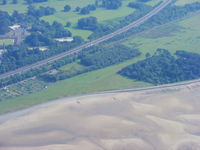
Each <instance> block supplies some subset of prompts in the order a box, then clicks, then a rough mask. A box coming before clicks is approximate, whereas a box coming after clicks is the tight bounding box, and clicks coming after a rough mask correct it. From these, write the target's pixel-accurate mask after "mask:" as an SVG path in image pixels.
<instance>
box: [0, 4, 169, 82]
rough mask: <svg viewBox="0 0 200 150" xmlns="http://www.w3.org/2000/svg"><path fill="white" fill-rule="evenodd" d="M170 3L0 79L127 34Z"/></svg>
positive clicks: (5, 74) (0, 77)
mask: <svg viewBox="0 0 200 150" xmlns="http://www.w3.org/2000/svg"><path fill="white" fill-rule="evenodd" d="M171 2H172V0H165V1H164V2H162V3H161V4H160V5H158V6H157V7H156V8H154V9H153V10H152V11H151V12H149V13H148V14H146V15H145V16H143V17H141V18H140V19H138V20H136V21H134V22H132V23H130V24H129V25H127V26H125V27H123V28H121V29H119V30H116V31H115V32H113V33H110V34H107V35H105V36H102V37H101V38H99V39H96V40H94V41H91V42H88V43H86V44H83V45H81V46H78V47H75V48H73V49H71V50H69V51H66V52H63V53H60V54H58V55H55V56H53V57H50V58H47V59H44V60H42V61H39V62H37V63H34V64H31V65H28V66H25V67H21V68H19V69H16V70H13V71H10V72H7V73H4V74H1V75H0V79H4V78H7V77H10V76H12V75H16V74H21V73H24V72H27V71H29V70H31V69H35V68H38V67H41V66H43V65H45V64H48V63H52V62H54V61H56V60H59V59H61V58H63V57H66V56H69V55H71V54H75V53H77V52H80V51H82V50H83V49H85V48H88V47H92V46H95V45H98V44H99V43H102V42H104V41H107V40H109V39H111V38H113V37H115V36H117V35H119V34H122V33H124V32H127V31H128V30H130V29H132V28H135V27H138V26H139V25H141V24H143V23H144V22H146V21H147V20H149V19H150V18H151V17H153V16H154V15H156V14H158V13H159V12H160V11H161V10H162V9H164V8H165V7H166V6H168V5H169V4H170V3H171Z"/></svg>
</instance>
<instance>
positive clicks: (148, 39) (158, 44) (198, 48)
mask: <svg viewBox="0 0 200 150" xmlns="http://www.w3.org/2000/svg"><path fill="white" fill-rule="evenodd" d="M199 20H200V14H199V15H195V16H193V17H189V18H187V19H184V20H182V21H179V22H176V23H170V24H168V25H165V26H162V27H160V28H159V29H156V30H154V31H150V32H147V33H145V34H143V35H141V36H139V37H137V38H133V39H131V40H128V41H125V42H124V44H125V45H128V46H131V47H133V46H134V47H135V46H136V47H138V48H139V49H140V50H141V51H142V52H143V53H144V54H145V53H146V52H150V53H153V52H154V51H155V50H156V49H157V48H165V49H168V50H170V51H172V52H175V51H176V50H185V51H190V52H196V53H200V30H199V29H200V22H199Z"/></svg>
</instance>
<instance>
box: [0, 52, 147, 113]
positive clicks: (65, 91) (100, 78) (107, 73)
mask: <svg viewBox="0 0 200 150" xmlns="http://www.w3.org/2000/svg"><path fill="white" fill-rule="evenodd" d="M141 59H144V57H143V56H142V57H138V58H135V59H132V60H129V61H126V62H124V63H121V64H118V65H114V66H111V67H107V68H104V69H101V70H97V71H92V72H89V73H85V74H82V75H79V76H76V77H73V78H69V79H66V80H62V81H59V82H57V83H55V84H50V85H48V88H47V89H45V90H42V91H41V92H36V93H33V94H28V95H25V96H19V97H17V98H13V99H8V100H6V101H2V102H1V103H0V104H1V105H0V113H5V112H8V111H14V110H18V109H21V108H26V107H30V106H32V105H36V104H40V103H43V102H47V101H49V100H53V99H58V98H62V97H65V96H72V95H81V94H86V93H92V92H97V91H105V90H113V89H123V88H128V87H143V86H148V85H149V84H147V83H143V82H137V81H133V80H130V79H127V78H124V77H122V76H120V75H118V74H116V72H117V71H119V70H120V69H122V68H123V67H125V66H127V65H130V64H132V63H134V62H137V61H138V60H141ZM66 68H69V67H68V66H65V67H64V68H63V69H66Z"/></svg>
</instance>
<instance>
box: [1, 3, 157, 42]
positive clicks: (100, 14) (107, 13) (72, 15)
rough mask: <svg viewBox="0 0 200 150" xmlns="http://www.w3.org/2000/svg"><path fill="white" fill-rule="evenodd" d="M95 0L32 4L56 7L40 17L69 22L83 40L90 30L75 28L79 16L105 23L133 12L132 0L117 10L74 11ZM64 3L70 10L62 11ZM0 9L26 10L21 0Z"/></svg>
mask: <svg viewBox="0 0 200 150" xmlns="http://www.w3.org/2000/svg"><path fill="white" fill-rule="evenodd" d="M160 1H161V0H152V1H150V2H147V4H149V5H152V6H153V5H155V4H157V3H158V2H160ZM94 2H95V0H84V1H83V0H62V1H59V2H58V1H56V0H49V1H48V2H43V3H36V4H33V6H35V7H36V8H37V7H39V6H43V7H45V6H49V7H52V8H55V9H56V13H55V14H53V15H50V16H44V17H42V18H41V19H43V20H45V21H47V22H49V23H53V22H54V21H57V22H60V23H62V24H63V25H65V24H66V22H71V23H72V26H71V27H69V28H67V29H69V30H70V31H71V32H72V34H73V35H77V36H82V38H84V39H85V40H87V38H88V37H89V35H91V33H92V32H91V31H88V30H80V29H76V23H77V21H78V20H79V19H80V18H83V17H89V16H94V17H96V18H97V19H98V21H99V23H103V24H106V23H107V22H108V21H114V20H116V19H120V18H123V17H125V16H127V15H129V14H131V13H132V12H134V9H132V8H129V7H127V5H128V3H129V2H132V0H124V1H123V4H122V7H120V8H119V9H117V10H106V9H103V8H98V9H97V10H95V11H91V12H90V14H88V15H81V14H79V13H77V12H75V11H74V9H75V8H76V7H80V8H82V7H85V6H87V5H88V4H93V3H94ZM65 5H70V6H71V11H69V12H63V7H64V6H65ZM0 9H1V10H4V11H7V12H9V13H10V14H11V13H12V12H13V11H14V10H17V11H19V12H22V13H24V12H26V11H27V5H26V4H25V3H24V1H23V0H19V2H18V4H15V5H13V4H7V5H5V6H2V5H0Z"/></svg>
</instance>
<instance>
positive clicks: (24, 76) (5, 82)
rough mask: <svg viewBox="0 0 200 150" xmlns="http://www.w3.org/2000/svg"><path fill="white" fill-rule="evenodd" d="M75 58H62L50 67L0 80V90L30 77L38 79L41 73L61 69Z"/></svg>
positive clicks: (74, 56)
mask: <svg viewBox="0 0 200 150" xmlns="http://www.w3.org/2000/svg"><path fill="white" fill-rule="evenodd" d="M76 58H77V56H76V55H71V56H68V57H65V58H62V59H60V60H58V61H56V62H54V63H52V64H50V65H45V66H42V67H40V68H37V69H33V70H30V71H28V72H26V73H23V74H17V75H14V76H11V77H9V78H5V79H2V80H0V88H1V87H5V86H7V85H10V84H14V83H17V82H19V81H22V80H24V79H27V78H30V77H33V76H37V77H39V75H40V74H41V73H44V72H47V71H49V70H52V69H55V68H57V67H61V66H63V65H66V64H69V63H72V62H73V61H75V60H76Z"/></svg>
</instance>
